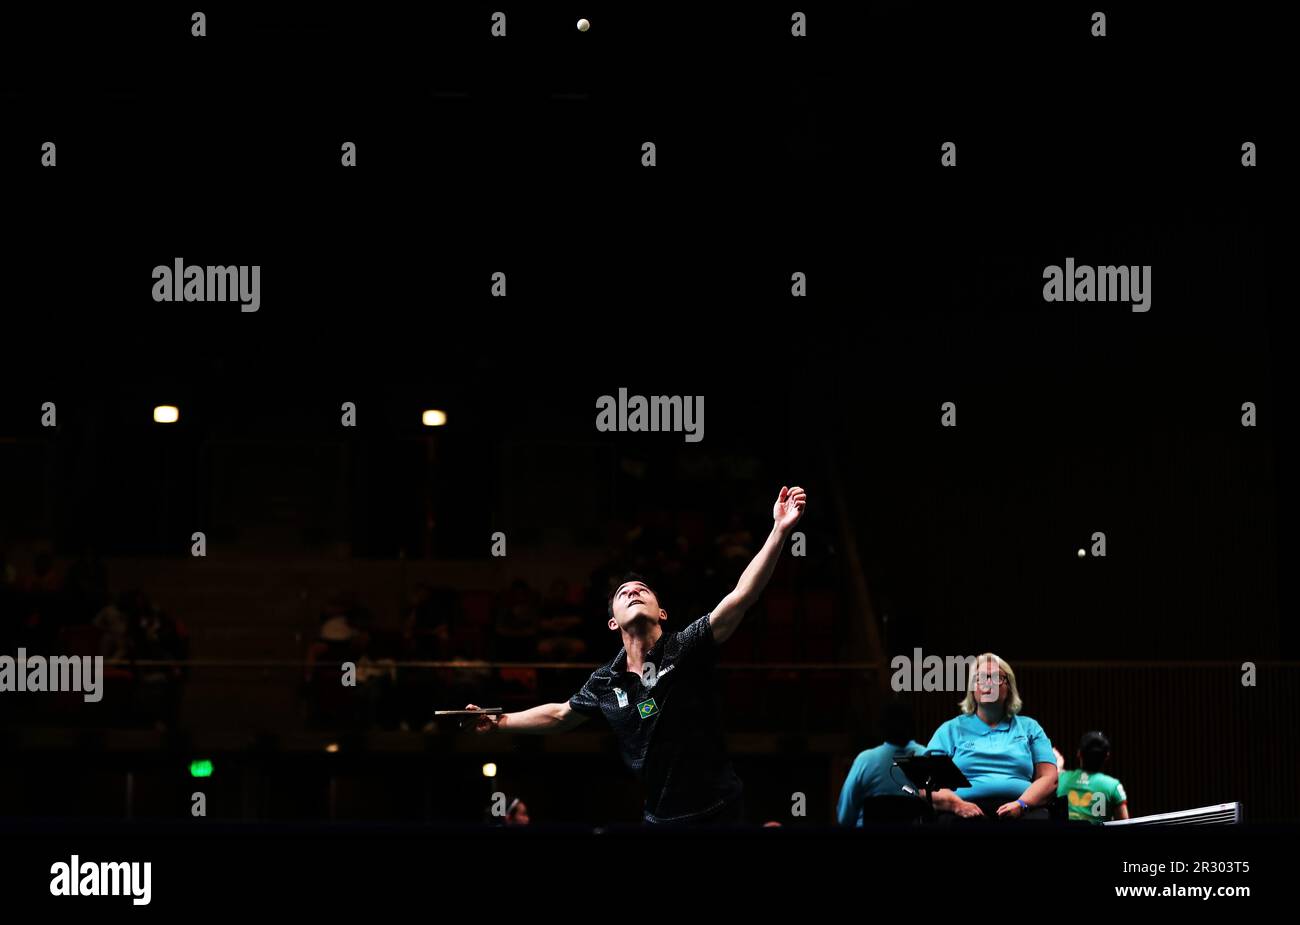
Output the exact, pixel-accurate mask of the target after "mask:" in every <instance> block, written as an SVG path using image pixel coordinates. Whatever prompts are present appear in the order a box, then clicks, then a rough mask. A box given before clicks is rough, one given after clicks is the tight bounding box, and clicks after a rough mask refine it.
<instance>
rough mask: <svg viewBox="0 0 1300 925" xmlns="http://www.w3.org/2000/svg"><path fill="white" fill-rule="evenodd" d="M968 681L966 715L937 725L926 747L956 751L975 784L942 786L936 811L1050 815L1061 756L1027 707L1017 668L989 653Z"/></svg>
mask: <svg viewBox="0 0 1300 925" xmlns="http://www.w3.org/2000/svg"><path fill="white" fill-rule="evenodd" d="M966 688H967V689H966V699H965V700H963V701H962V702H961V714H960V715H959V716H956V717H954V718H953V719H950V720H948V721H947V722H945V723H944V724H943V725H941V726H940V727H939V728H938V729H936V730H935V732H934V735H933V736H932V737H931V738H930V744H929V745H928V746H927V747H926V751H927V752H930V753H934V752H939V753H942V754H945V755H948V756H949V757H951V758H952V760H953V763H954V764H955V765H957V768H958V770H960V771H961V772H962V774H964V775H965V776H966V779H967V780H968V781H969V782H970V786H969V787H960V788H958V789H957V790H956V791H953V790H948V789H943V790H936V791H935V792H934V808H935V810H936V811H939V812H949V813H953V814H954V815H956V816H958V817H961V818H971V817H977V816H994V815H996V816H998V817H1000V818H1012V819H1017V818H1022V817H1032V818H1043V819H1045V818H1047V815H1048V813H1047V807H1048V805H1049V804H1050V803H1051V801H1052V800H1053V799H1054V797H1055V796H1056V786H1057V767H1056V755H1055V754H1054V753H1053V751H1052V742H1051V740H1050V739H1049V738H1048V737H1047V733H1046V732H1044V731H1043V727H1042V726H1040V725H1038V723H1037V722H1036V721H1035V720H1032V719H1030V718H1029V717H1028V716H1024V715H1022V714H1021V713H1020V709H1021V707H1022V706H1023V703H1022V701H1021V699H1020V692H1019V690H1018V689H1017V688H1016V675H1015V672H1013V671H1012V670H1011V666H1010V665H1009V664H1007V662H1006V661H1005V660H1003V659H1002V658H999V657H998V656H997V655H994V654H993V653H992V652H986V653H984V654H983V655H981V656H979V657H978V658H977V659H976V660H975V665H974V666H973V668H972V669H971V671H970V677H969V679H968V682H967V685H966Z"/></svg>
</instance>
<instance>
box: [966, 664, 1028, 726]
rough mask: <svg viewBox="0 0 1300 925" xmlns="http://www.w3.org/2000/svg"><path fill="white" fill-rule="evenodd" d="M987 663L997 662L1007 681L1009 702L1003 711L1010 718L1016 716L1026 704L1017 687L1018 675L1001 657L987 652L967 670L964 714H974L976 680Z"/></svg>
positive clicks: (976, 704) (1007, 701) (975, 706)
mask: <svg viewBox="0 0 1300 925" xmlns="http://www.w3.org/2000/svg"><path fill="white" fill-rule="evenodd" d="M986 662H996V663H997V666H998V671H1000V672H1002V675H1003V677H1005V678H1006V679H1007V700H1006V703H1005V704H1004V705H1003V709H1004V710H1005V711H1006V714H1007V715H1008V716H1015V715H1016V714H1017V713H1019V712H1020V708H1021V707H1023V706H1024V705H1025V704H1024V702H1023V701H1022V700H1021V699H1020V691H1019V689H1017V687H1016V673H1015V672H1014V671H1012V670H1011V666H1010V665H1008V664H1007V662H1006V660H1005V659H1004V658H1002V656H1000V655H995V654H994V653H992V652H985V653H984V654H983V655H979V656H976V658H975V664H974V665H973V666H971V667H970V668H969V669H968V670H967V675H966V698H965V699H964V700H962V702H961V711H962V713H964V714H966V715H967V716H969V715H970V714H972V713H974V712H975V710H976V708H977V706H978V703H977V701H976V700H975V678H976V677H977V676H978V675H979V672H980V666H982V665H983V664H984V663H986Z"/></svg>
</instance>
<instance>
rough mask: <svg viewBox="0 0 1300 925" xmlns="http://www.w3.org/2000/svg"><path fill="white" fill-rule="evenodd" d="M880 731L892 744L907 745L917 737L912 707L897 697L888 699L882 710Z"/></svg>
mask: <svg viewBox="0 0 1300 925" xmlns="http://www.w3.org/2000/svg"><path fill="white" fill-rule="evenodd" d="M880 732H881V735H882V736H883V737H884V739H885V741H886V742H888V743H890V744H891V745H906V744H907V743H908V742H911V741H912V739H914V738H915V737H916V730H915V727H914V725H913V722H912V708H911V707H910V706H908V705H907V704H906V703H905V702H903V701H902V700H900V699H899V698H897V697H894V698H892V699H891V700H889V701H887V702H886V703H885V705H884V707H883V708H881V711H880Z"/></svg>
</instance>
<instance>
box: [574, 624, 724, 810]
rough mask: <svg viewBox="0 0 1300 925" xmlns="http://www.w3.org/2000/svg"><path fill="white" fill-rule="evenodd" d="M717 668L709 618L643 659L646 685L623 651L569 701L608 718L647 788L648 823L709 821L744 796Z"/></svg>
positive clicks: (669, 636) (666, 637)
mask: <svg viewBox="0 0 1300 925" xmlns="http://www.w3.org/2000/svg"><path fill="white" fill-rule="evenodd" d="M716 664H717V643H716V642H715V641H714V639H713V628H712V627H711V625H710V624H709V615H708V614H705V615H704V616H702V617H700V618H699V619H698V620H696V621H695V622H694V623H692V624H691V625H690V626H688V627H686V628H685V629H684V630H681V631H679V632H676V633H664V634H663V635H661V636H660V637H659V640H658V642H656V643H655V644H654V646H653V647H652V648H651V649H650V651H649V652H648V653H647V654H646V657H645V665H644V666H643V673H644V675H645V678H644V680H643V678H642V676H641V675H637V674H635V673H633V672H630V671H628V670H627V650H626V649H620V650H619V652H618V654H617V655H616V656H614V658H613V659H611V660H610V661H609V662H608V663H607V664H605V665H603V666H602V667H600V668H597V669H596V671H594V672H593V673H592V675H591V677H590V678H588V679H587V683H586V684H584V685H583V686H582V690H580V691H578V693H576V694H574V695H573V696H572V697H571V698H569V706H570V707H571V708H572V709H574V710H576V711H577V712H579V713H581V714H583V715H584V716H604V717H605V720H606V721H607V722H608V723H609V725H610V728H611V729H613V730H614V735H615V736H617V737H618V742H619V748H620V750H621V751H622V753H623V762H624V763H625V764H626V765H627V766H628V767H629V768H631V769H632V771H633V773H635V774H636V776H637V778H638V779H639V780H640V781H641V782H642V783H643V784H644V785H645V788H646V805H645V819H646V821H647V822H689V821H692V820H697V819H700V820H702V819H706V818H707V817H709V816H710V815H713V814H715V813H717V812H718V811H719V810H720V809H721V808H722V807H724V806H727V805H730V804H733V802H734V801H736V800H737V799H738V798H739V797H740V795H741V792H742V791H743V785H742V784H741V782H740V778H739V777H737V776H736V772H735V770H734V769H733V768H732V767H731V761H730V760H729V759H728V757H727V750H726V745H725V744H724V742H723V737H722V723H721V721H720V720H719V718H718V703H717V695H716V692H715V690H714V683H713V682H714V673H713V668H714V666H715V665H716ZM650 665H653V666H654V669H653V671H651V670H650V667H649V666H650Z"/></svg>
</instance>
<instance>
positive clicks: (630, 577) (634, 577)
mask: <svg viewBox="0 0 1300 925" xmlns="http://www.w3.org/2000/svg"><path fill="white" fill-rule="evenodd" d="M629 581H639V582H641V584H643V585H645V586H646V587H647V588H649V589H650V592H651V593H652V594H653V593H654V586H653V585H651V584H650V582H649V581H648V580H647V579H646V578H645V577H643V576H641V575H638V574H637V573H636V572H628V573H627V574H625V575H624V576H623V580H622V581H620V582H619V583H618V584H617V585H615V586H614V589H613V590H612V591H610V592H609V600H608V601H606V603H605V613H606V614H608V615H609V617H610V619H613V617H614V595H615V594H617V593H618V589H619V588H621V587H623V585H625V584H627V583H628V582H629ZM655 596H656V597H658V595H657V594H656V595H655Z"/></svg>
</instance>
